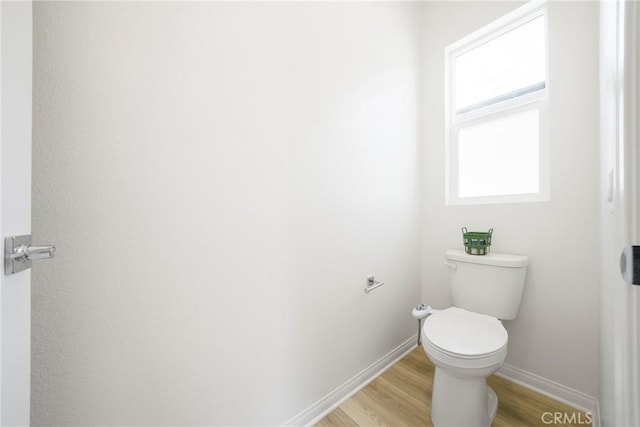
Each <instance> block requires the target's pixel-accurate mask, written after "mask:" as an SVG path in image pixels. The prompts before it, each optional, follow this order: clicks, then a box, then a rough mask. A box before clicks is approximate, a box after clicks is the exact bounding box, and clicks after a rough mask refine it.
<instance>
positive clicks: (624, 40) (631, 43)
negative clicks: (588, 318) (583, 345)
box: [600, 0, 640, 427]
mask: <svg viewBox="0 0 640 427" xmlns="http://www.w3.org/2000/svg"><path fill="white" fill-rule="evenodd" d="M600 37H601V43H600V48H601V50H600V52H601V67H600V76H601V107H600V108H601V110H600V111H601V114H600V117H601V125H600V126H601V148H602V150H601V155H602V163H601V165H602V175H601V177H602V188H603V190H604V192H603V193H604V194H603V204H602V209H601V218H602V224H601V226H602V277H601V280H602V286H601V306H600V412H601V418H602V425H604V426H616V427H618V426H620V427H626V426H638V425H640V336H639V335H640V286H634V285H631V284H627V283H626V282H625V281H624V280H623V279H622V277H621V274H620V267H619V260H620V255H621V252H622V249H623V248H624V247H625V246H628V245H633V244H635V245H640V223H639V222H640V125H639V122H638V117H639V114H640V4H639V3H636V2H630V1H624V0H617V1H601V3H600Z"/></svg>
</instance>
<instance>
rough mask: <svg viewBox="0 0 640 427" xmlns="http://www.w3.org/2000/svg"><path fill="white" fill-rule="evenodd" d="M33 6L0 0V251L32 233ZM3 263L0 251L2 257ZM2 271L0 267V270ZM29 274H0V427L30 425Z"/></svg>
mask: <svg viewBox="0 0 640 427" xmlns="http://www.w3.org/2000/svg"><path fill="white" fill-rule="evenodd" d="M32 68H33V5H32V3H31V1H9V2H7V1H0V101H1V102H0V248H1V249H0V250H1V251H2V252H4V237H6V236H16V235H25V234H31V127H32V123H31V121H32V103H33V101H32ZM2 258H3V259H4V253H2ZM2 270H4V269H2ZM30 394H31V272H30V271H29V270H26V271H23V272H21V273H17V274H13V275H11V276H5V275H4V271H2V272H0V426H9V425H11V426H16V425H17V426H22V425H27V426H28V425H29V415H30V402H31V399H30Z"/></svg>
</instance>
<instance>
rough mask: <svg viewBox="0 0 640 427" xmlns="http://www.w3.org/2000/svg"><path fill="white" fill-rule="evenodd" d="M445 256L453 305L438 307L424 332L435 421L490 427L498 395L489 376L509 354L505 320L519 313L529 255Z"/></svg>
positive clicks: (445, 426)
mask: <svg viewBox="0 0 640 427" xmlns="http://www.w3.org/2000/svg"><path fill="white" fill-rule="evenodd" d="M445 258H446V261H445V265H446V266H447V267H448V268H449V284H450V292H451V300H452V302H453V307H449V308H447V309H445V310H440V311H438V310H436V311H434V312H433V314H431V315H430V316H428V317H427V319H426V320H425V322H424V325H423V327H422V330H421V338H422V347H423V349H424V352H425V353H426V355H427V357H428V358H429V359H430V360H431V361H432V362H433V364H434V365H435V367H436V369H435V374H434V379H433V393H432V400H431V421H432V422H433V425H434V426H436V427H448V426H456V427H459V426H475V427H489V426H490V425H491V423H492V422H493V419H494V417H495V415H496V411H497V408H498V398H497V396H496V394H495V392H494V391H493V390H491V388H490V387H489V386H487V383H486V378H487V377H488V376H489V375H492V374H494V373H495V372H496V371H497V370H498V369H499V368H500V366H501V365H502V363H503V362H504V359H505V357H506V356H507V342H508V335H507V331H506V329H505V328H504V326H503V325H502V322H501V320H509V319H514V318H515V317H516V316H517V315H518V310H519V308H520V300H521V299H522V291H523V289H524V283H525V276H526V271H527V266H528V264H529V259H528V258H527V257H526V256H522V255H510V254H498V253H490V254H488V255H469V254H467V253H466V252H464V251H463V250H448V251H446V253H445Z"/></svg>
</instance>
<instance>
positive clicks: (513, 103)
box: [445, 1, 550, 206]
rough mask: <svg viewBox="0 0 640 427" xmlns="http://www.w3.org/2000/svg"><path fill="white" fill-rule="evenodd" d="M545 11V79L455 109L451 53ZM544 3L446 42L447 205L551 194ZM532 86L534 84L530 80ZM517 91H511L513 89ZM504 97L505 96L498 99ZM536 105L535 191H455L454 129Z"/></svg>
mask: <svg viewBox="0 0 640 427" xmlns="http://www.w3.org/2000/svg"><path fill="white" fill-rule="evenodd" d="M541 16H544V18H545V31H544V37H545V40H544V44H545V80H544V86H543V87H542V88H540V87H538V88H537V89H535V90H530V91H528V92H525V93H524V94H519V95H516V96H514V97H509V96H505V97H502V96H501V97H500V98H501V99H500V100H498V101H496V102H490V103H487V104H486V105H482V104H483V103H486V102H487V101H491V99H487V100H485V101H484V102H480V103H478V104H476V105H475V106H474V107H475V108H472V109H468V108H466V109H467V111H463V112H459V111H456V109H455V108H456V105H455V99H456V87H455V78H454V76H455V59H456V58H457V57H458V56H461V55H463V54H465V53H467V52H469V51H471V50H473V49H475V48H477V47H479V46H481V45H483V44H485V43H487V42H490V41H492V40H494V39H497V38H498V37H501V36H502V35H504V34H506V33H508V32H509V31H511V30H513V29H515V28H517V27H519V26H521V25H524V24H526V23H527V22H530V21H532V20H534V19H536V18H539V17H541ZM547 21H548V20H547V8H546V2H544V1H533V2H530V3H527V4H525V5H524V6H522V7H520V8H518V9H516V10H514V11H513V12H511V13H509V14H507V15H505V16H503V17H501V18H499V19H498V20H496V21H494V22H492V23H491V24H489V25H487V26H485V27H483V28H481V29H479V30H477V31H475V32H473V33H471V34H469V35H468V36H466V37H464V38H462V39H461V40H459V41H457V42H455V43H453V44H451V45H449V46H448V47H447V48H445V129H446V131H445V165H446V166H445V174H446V176H445V182H446V185H445V202H446V205H447V206H451V205H476V204H497V203H519V202H541V201H549V199H550V188H549V187H550V186H549V181H550V168H549V138H548V87H549V70H548V69H549V61H548V57H549V44H548V23H547ZM534 86H535V85H534ZM523 89H524V88H523ZM517 92H518V91H514V92H512V94H514V93H516V94H517ZM502 98H504V99H502ZM529 109H537V110H538V117H539V122H538V127H539V131H538V135H539V140H538V192H537V193H527V194H508V195H491V196H478V197H459V195H458V194H459V192H458V176H459V170H458V132H459V130H460V128H462V127H464V126H465V125H470V124H479V123H481V122H489V121H491V120H494V119H496V118H499V117H503V116H505V115H509V114H510V113H517V112H520V111H524V110H529Z"/></svg>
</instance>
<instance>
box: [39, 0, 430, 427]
mask: <svg viewBox="0 0 640 427" xmlns="http://www.w3.org/2000/svg"><path fill="white" fill-rule="evenodd" d="M419 7H420V6H419V5H418V4H416V3H287V2H285V3H243V2H240V3H225V2H221V3H206V2H198V3H180V2H174V3H161V2H142V3H132V2H125V3H108V2H105V3H97V2H69V3H63V2H39V3H36V4H35V10H34V28H35V40H34V42H35V58H34V193H33V204H34V218H33V235H34V239H35V240H36V241H51V242H55V243H56V245H57V247H58V255H57V257H56V259H55V261H53V262H49V263H43V264H41V265H38V266H37V267H36V268H35V269H34V272H33V310H34V312H33V354H32V358H33V371H32V372H33V378H32V380H33V381H32V395H33V403H32V421H33V423H34V424H35V425H45V424H46V425H52V424H55V425H74V424H75V425H89V424H93V425H100V424H111V425H114V424H117V425H149V424H152V425H161V424H174V425H187V424H201V425H216V424H243V425H248V424H279V423H282V422H284V421H285V420H286V419H289V418H290V417H292V416H294V415H296V414H297V413H298V412H300V411H302V410H303V409H305V408H307V407H308V406H309V405H311V404H313V403H314V402H315V401H317V400H318V399H320V398H322V397H324V396H325V395H326V394H327V393H329V392H330V391H331V390H333V389H334V388H335V387H337V386H338V385H340V384H342V383H344V382H345V381H346V380H347V379H349V378H350V377H351V376H353V375H354V374H356V373H357V372H359V371H360V370H361V369H363V368H364V367H366V366H368V365H369V364H370V363H372V362H374V361H375V360H377V359H379V358H380V357H381V356H382V355H384V354H385V353H387V352H388V351H390V350H391V349H393V348H395V347H396V346H398V345H399V344H400V343H402V342H403V341H405V340H406V339H407V338H408V337H410V336H411V335H413V334H414V333H415V330H414V328H415V323H414V321H413V319H412V318H411V317H410V316H409V310H410V308H411V307H412V306H413V305H414V304H416V303H417V302H418V301H419V300H420V285H419V273H420V271H419V264H420V263H419V244H420V242H419V232H418V228H419V227H418V224H419V221H418V216H417V211H418V202H417V200H418V179H417V154H416V151H417V147H416V145H417V112H418V108H417V103H418V94H417V80H418V72H419V61H418V59H417V58H418V53H419V52H418V43H419V39H418V36H419V34H418V31H417V28H418V27H417V24H418V22H417V20H418V19H419V14H418V13H417V12H418V10H419ZM369 274H375V275H376V278H378V279H379V280H383V281H385V282H386V285H385V286H383V287H382V288H380V289H378V290H377V291H375V292H373V293H371V294H369V295H365V294H364V293H363V291H362V289H363V286H364V283H365V278H366V276H367V275H369Z"/></svg>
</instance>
